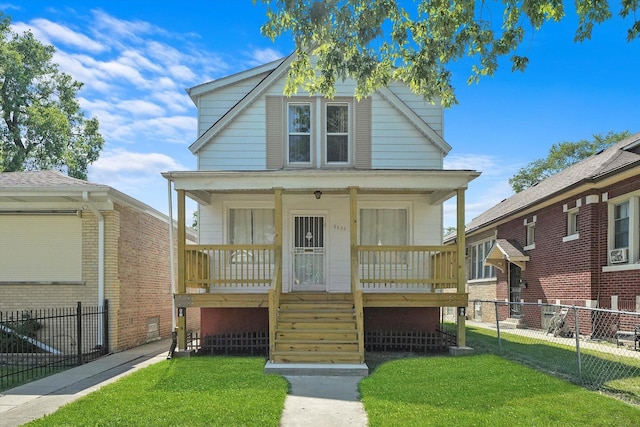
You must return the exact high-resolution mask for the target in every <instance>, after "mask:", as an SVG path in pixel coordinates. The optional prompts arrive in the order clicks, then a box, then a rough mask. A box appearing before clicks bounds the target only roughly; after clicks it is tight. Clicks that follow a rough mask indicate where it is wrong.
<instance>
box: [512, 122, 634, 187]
mask: <svg viewBox="0 0 640 427" xmlns="http://www.w3.org/2000/svg"><path fill="white" fill-rule="evenodd" d="M629 135H631V134H630V133H629V132H628V131H623V132H619V133H615V132H609V133H607V134H606V135H601V134H597V135H593V140H590V141H589V140H586V139H583V140H580V141H577V142H569V141H563V142H559V143H557V144H554V145H552V146H551V148H550V149H549V154H548V155H547V157H545V158H544V159H537V160H534V161H532V162H531V163H529V164H527V165H526V166H525V167H523V168H521V169H519V170H518V172H516V174H515V175H514V176H512V177H511V178H510V179H509V184H510V185H511V188H512V189H513V191H515V192H516V193H519V192H521V191H522V190H526V189H527V188H529V187H532V186H534V185H535V184H537V183H538V182H540V181H542V180H544V179H545V178H548V177H550V176H551V175H554V174H556V173H558V172H560V171H561V170H564V169H566V168H568V167H569V166H571V165H573V164H575V163H578V162H579V161H581V160H584V159H586V158H587V157H590V156H593V155H594V154H596V153H597V152H599V151H602V150H604V149H606V148H608V147H610V146H611V145H613V144H615V143H616V142H619V141H621V140H623V139H624V138H626V137H628V136H629Z"/></svg>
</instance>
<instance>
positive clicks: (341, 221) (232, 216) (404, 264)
mask: <svg viewBox="0 0 640 427" xmlns="http://www.w3.org/2000/svg"><path fill="white" fill-rule="evenodd" d="M292 59H293V56H290V57H288V58H284V59H281V60H278V61H274V62H272V63H269V64H265V65H262V66H260V67H256V68H254V69H251V70H247V71H243V72H241V73H238V74H235V75H231V76H227V77H224V78H221V79H218V80H215V81H211V82H207V83H204V84H202V85H200V86H196V87H194V88H191V89H189V95H190V96H191V98H192V100H193V102H194V103H195V105H196V106H197V107H198V138H197V139H196V141H195V142H194V143H193V144H192V145H191V146H190V150H191V152H192V153H193V154H194V155H196V156H197V164H198V167H197V170H194V171H174V172H166V173H164V174H163V176H164V177H165V178H167V179H168V180H169V181H170V183H171V185H173V187H174V188H175V190H176V191H177V202H178V223H179V224H180V225H181V226H182V225H184V223H185V221H186V218H185V211H184V205H185V199H186V197H189V198H191V199H193V200H195V201H197V202H198V209H199V242H200V244H199V245H198V246H197V247H195V248H190V247H186V248H180V250H178V257H179V262H178V265H179V280H178V292H177V294H176V296H175V298H176V304H177V306H178V307H200V308H201V309H202V322H201V324H202V326H201V331H202V335H203V337H205V340H204V341H205V342H207V341H208V340H209V338H210V341H212V342H214V341H215V340H217V339H222V338H224V337H225V336H227V335H231V336H234V337H237V339H238V342H239V341H240V340H242V339H244V340H245V341H247V338H246V337H252V338H251V340H253V339H255V340H260V342H262V343H268V345H269V348H268V352H269V360H270V362H273V364H280V363H282V364H287V363H291V362H300V363H306V362H312V363H349V364H356V365H357V364H361V363H362V362H363V360H364V348H365V346H374V345H376V343H381V344H384V343H385V342H389V343H390V345H395V344H397V343H399V342H401V339H405V341H404V342H407V343H409V341H412V340H413V338H412V337H415V341H416V342H417V341H419V340H422V342H423V343H426V340H427V339H429V340H430V341H429V342H433V343H435V344H434V345H440V346H442V344H441V343H443V342H444V340H443V339H441V332H440V331H439V330H438V328H439V326H440V325H439V321H440V316H439V313H440V309H441V308H442V307H450V308H453V309H454V310H455V311H456V312H457V313H463V310H459V311H458V310H456V308H458V307H465V306H466V305H467V295H466V293H465V292H464V283H465V281H464V273H463V272H464V264H463V262H462V260H463V258H462V257H458V253H459V252H460V251H461V250H463V249H464V246H463V245H462V244H461V245H459V247H458V246H448V247H444V246H443V245H442V228H443V227H442V224H443V209H442V204H443V203H444V201H446V200H447V199H449V198H451V197H456V198H457V207H456V214H457V218H456V220H457V224H459V227H458V229H459V230H460V235H461V238H462V239H463V238H464V233H463V230H462V229H463V228H464V194H465V191H466V188H467V185H468V183H469V181H471V180H472V179H474V178H475V177H477V176H478V175H479V173H478V172H475V171H469V170H445V169H443V159H444V157H445V156H446V155H447V153H448V152H449V150H450V149H451V147H450V146H449V144H448V143H447V142H446V141H445V140H444V139H443V109H442V107H441V106H440V105H432V104H430V103H428V102H425V100H424V99H422V98H421V97H420V96H418V95H416V94H414V93H413V92H411V90H410V88H409V87H408V86H407V85H405V84H403V83H402V82H398V81H393V82H390V83H389V86H388V87H383V88H380V89H378V90H377V91H375V92H374V93H373V94H371V95H370V96H368V97H366V98H363V99H360V100H358V99H356V98H355V97H354V95H353V93H354V88H355V82H353V81H352V80H349V79H346V80H344V81H338V82H337V83H336V96H335V97H334V98H333V99H328V98H325V97H322V96H319V95H310V94H309V93H306V92H301V93H299V94H298V95H297V96H294V97H286V96H283V92H284V87H285V82H286V79H287V75H288V73H289V71H290V64H291V60H292ZM178 242H179V243H180V242H182V239H181V238H180V237H179V238H178ZM191 288H199V289H200V290H201V292H200V293H197V294H194V293H188V291H189V289H191ZM445 289H448V290H450V291H453V292H450V293H445V292H443V290H445ZM184 320H185V319H184V317H182V318H179V319H178V329H179V332H178V338H179V348H180V349H183V348H184V347H185V337H184V332H182V330H181V322H184ZM464 321H465V318H464V315H462V314H460V315H459V316H458V337H457V338H458V340H457V344H458V346H457V347H464V346H465V335H464V331H465V329H464ZM220 337H222V338H220ZM253 337H255V338H253ZM385 337H390V338H385ZM395 337H398V340H396V341H394V342H391V341H392V339H393V338H395ZM263 345H266V344H263ZM427 345H431V344H429V343H426V344H423V345H422V347H420V348H425V347H426V346H427ZM419 346H420V344H417V345H416V346H415V347H414V348H419ZM454 351H458V349H454Z"/></svg>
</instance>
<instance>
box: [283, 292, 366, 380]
mask: <svg viewBox="0 0 640 427" xmlns="http://www.w3.org/2000/svg"><path fill="white" fill-rule="evenodd" d="M272 362H273V364H275V365H282V364H290V365H291V367H292V368H293V367H294V366H295V367H297V368H298V369H299V368H302V367H303V366H301V364H308V365H313V366H314V367H315V368H314V369H315V370H317V369H319V368H318V367H320V368H321V367H322V366H323V365H324V366H327V365H334V367H335V368H338V365H339V366H340V367H341V368H345V369H347V370H349V369H352V368H353V365H358V364H361V361H360V355H359V353H358V331H357V325H356V315H355V310H354V301H353V296H352V295H351V294H329V293H308V292H305V293H287V294H282V295H281V297H280V307H279V310H278V317H277V324H276V341H275V351H274V353H273V355H272ZM345 365H346V366H345ZM364 366H365V367H366V365H364ZM327 367H328V366H327ZM326 375H330V374H326Z"/></svg>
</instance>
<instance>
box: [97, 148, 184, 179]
mask: <svg viewBox="0 0 640 427" xmlns="http://www.w3.org/2000/svg"><path fill="white" fill-rule="evenodd" d="M181 168H182V165H180V164H179V163H178V162H176V161H175V160H173V159H172V158H171V157H169V156H167V155H165V154H161V153H137V152H133V151H127V150H124V149H122V148H118V149H115V150H113V151H108V152H105V153H102V155H101V156H100V158H99V159H98V160H96V161H95V162H94V163H93V164H92V165H91V167H90V172H91V174H95V175H97V176H105V177H106V176H109V175H112V174H119V173H127V174H131V173H133V174H142V175H147V174H150V173H156V171H166V170H179V169H181Z"/></svg>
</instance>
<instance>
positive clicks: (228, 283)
mask: <svg viewBox="0 0 640 427" xmlns="http://www.w3.org/2000/svg"><path fill="white" fill-rule="evenodd" d="M275 250H276V246H275V245H187V246H186V247H185V285H186V287H187V288H205V289H207V290H208V291H209V292H216V291H238V290H257V291H264V292H266V291H268V290H269V288H271V286H272V282H273V279H274V277H275Z"/></svg>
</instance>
